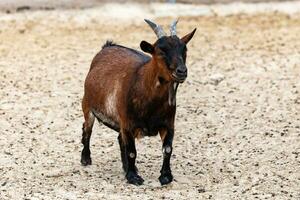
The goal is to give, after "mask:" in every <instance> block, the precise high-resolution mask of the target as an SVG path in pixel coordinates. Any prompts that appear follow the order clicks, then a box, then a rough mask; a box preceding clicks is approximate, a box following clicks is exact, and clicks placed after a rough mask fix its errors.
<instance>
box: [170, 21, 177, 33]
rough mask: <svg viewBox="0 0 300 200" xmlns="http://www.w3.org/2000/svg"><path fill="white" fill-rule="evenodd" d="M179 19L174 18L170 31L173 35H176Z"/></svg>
mask: <svg viewBox="0 0 300 200" xmlns="http://www.w3.org/2000/svg"><path fill="white" fill-rule="evenodd" d="M177 22H178V19H177V20H174V21H173V22H172V24H171V26H170V32H171V36H172V35H176V25H177Z"/></svg>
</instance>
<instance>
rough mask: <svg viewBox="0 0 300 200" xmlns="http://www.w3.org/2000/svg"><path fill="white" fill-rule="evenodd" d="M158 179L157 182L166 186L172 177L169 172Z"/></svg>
mask: <svg viewBox="0 0 300 200" xmlns="http://www.w3.org/2000/svg"><path fill="white" fill-rule="evenodd" d="M158 179H159V182H160V184H161V185H167V184H169V183H171V182H172V181H173V175H172V174H171V172H169V173H166V174H162V175H160V177H159V178H158Z"/></svg>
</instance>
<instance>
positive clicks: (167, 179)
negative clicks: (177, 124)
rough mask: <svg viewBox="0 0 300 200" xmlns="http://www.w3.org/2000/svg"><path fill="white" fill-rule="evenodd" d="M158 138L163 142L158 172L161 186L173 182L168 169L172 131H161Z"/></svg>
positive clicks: (169, 168)
mask: <svg viewBox="0 0 300 200" xmlns="http://www.w3.org/2000/svg"><path fill="white" fill-rule="evenodd" d="M160 137H161V140H162V142H163V145H162V151H163V165H162V168H161V170H160V177H159V181H160V183H161V185H166V184H168V183H171V182H172V181H173V175H172V172H171V167H170V159H171V155H172V143H173V137H174V130H173V129H163V130H161V131H160Z"/></svg>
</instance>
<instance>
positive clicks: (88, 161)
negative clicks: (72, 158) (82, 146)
mask: <svg viewBox="0 0 300 200" xmlns="http://www.w3.org/2000/svg"><path fill="white" fill-rule="evenodd" d="M91 164H92V159H91V157H89V158H85V157H81V165H83V166H87V165H91Z"/></svg>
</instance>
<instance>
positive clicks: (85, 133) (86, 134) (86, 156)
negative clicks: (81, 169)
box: [81, 125, 92, 166]
mask: <svg viewBox="0 0 300 200" xmlns="http://www.w3.org/2000/svg"><path fill="white" fill-rule="evenodd" d="M91 134H92V131H91V130H90V129H88V130H86V129H85V127H84V125H83V127H82V139H81V142H82V144H83V149H82V152H81V164H82V165H84V166H86V165H91V164H92V159H91V151H90V139H91Z"/></svg>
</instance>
